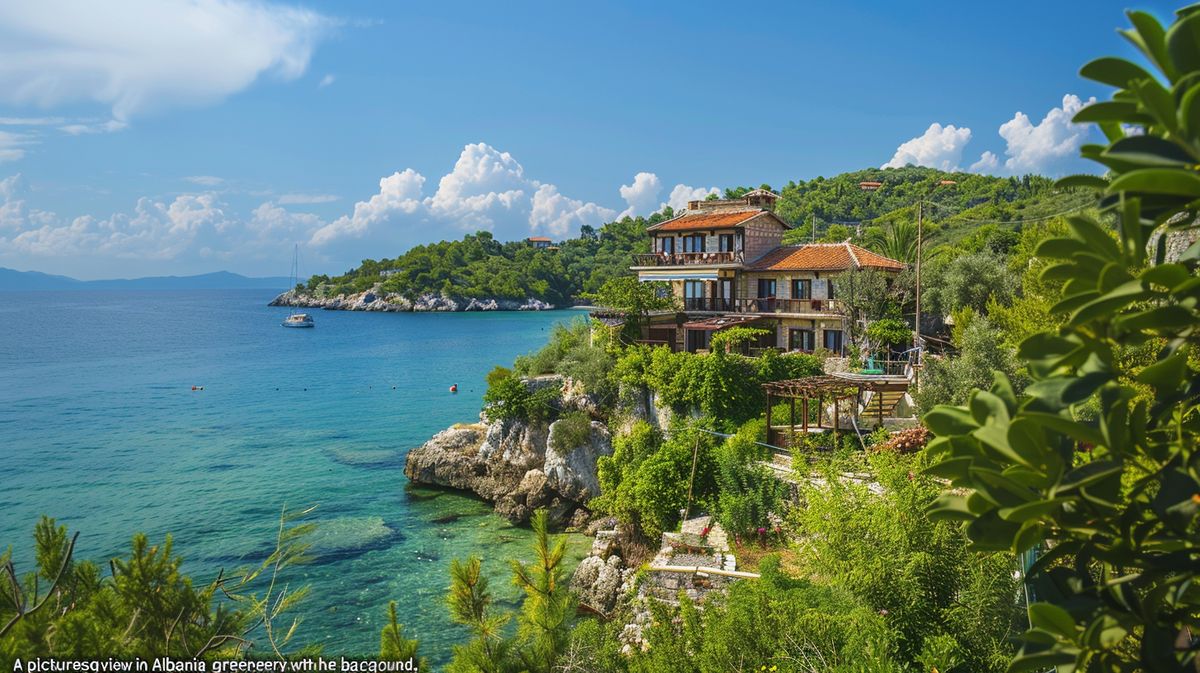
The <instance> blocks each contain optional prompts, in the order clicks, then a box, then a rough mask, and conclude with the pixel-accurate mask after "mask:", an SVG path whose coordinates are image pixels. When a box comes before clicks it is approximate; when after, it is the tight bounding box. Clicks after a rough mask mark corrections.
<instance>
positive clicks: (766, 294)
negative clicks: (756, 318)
mask: <svg viewBox="0 0 1200 673" xmlns="http://www.w3.org/2000/svg"><path fill="white" fill-rule="evenodd" d="M758 298H759V299H774V298H775V279H774V278H759V279H758Z"/></svg>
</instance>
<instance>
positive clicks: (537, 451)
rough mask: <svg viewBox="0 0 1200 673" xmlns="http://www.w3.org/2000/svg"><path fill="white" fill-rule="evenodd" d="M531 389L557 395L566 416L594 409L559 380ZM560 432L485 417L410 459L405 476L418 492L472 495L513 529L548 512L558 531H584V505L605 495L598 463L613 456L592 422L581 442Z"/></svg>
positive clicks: (557, 425)
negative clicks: (432, 489) (427, 488)
mask: <svg viewBox="0 0 1200 673" xmlns="http://www.w3.org/2000/svg"><path fill="white" fill-rule="evenodd" d="M526 385H529V386H531V387H533V386H537V387H543V386H554V387H558V388H559V389H560V390H561V391H562V397H561V400H562V401H561V403H562V406H563V408H564V409H565V410H577V411H585V412H586V411H588V410H590V409H594V408H595V405H594V402H593V401H592V400H590V399H589V398H588V396H587V395H585V394H583V393H582V392H579V391H576V390H574V389H573V387H572V385H571V383H570V382H569V381H567V380H564V379H563V378H562V377H558V376H546V377H539V378H537V379H531V380H529V381H527V383H526ZM563 429H564V426H563V424H562V421H554V422H547V421H521V420H488V418H487V416H486V413H485V414H481V415H480V421H479V422H478V423H470V424H465V423H460V424H457V425H454V426H452V427H449V428H447V429H445V430H442V431H441V432H439V433H437V434H436V435H434V436H433V438H431V439H430V440H429V441H427V442H425V443H424V444H422V445H421V446H420V447H417V448H415V449H413V450H412V451H409V453H408V456H407V457H406V459H405V463H404V475H405V476H406V477H408V479H409V481H412V482H413V483H416V484H424V485H432V486H442V487H446V488H453V489H457V490H460V491H469V492H471V493H474V494H476V495H478V496H479V497H481V498H483V499H485V500H487V501H489V502H491V503H493V504H494V505H495V509H496V512H497V513H498V514H500V515H501V516H503V517H505V518H507V519H509V520H510V521H513V522H514V523H525V522H527V521H528V520H529V516H530V515H531V514H532V513H533V511H534V510H536V509H540V508H545V509H546V510H547V511H548V512H549V514H550V518H551V521H552V522H554V523H555V524H556V525H558V526H566V525H570V526H576V527H582V526H583V525H584V524H585V523H586V522H587V520H588V519H589V517H590V512H589V511H588V510H587V507H586V505H587V502H588V501H589V500H591V499H592V498H594V497H596V496H598V495H600V481H599V478H598V477H597V473H596V461H597V460H598V459H599V458H600V457H601V456H608V455H612V451H613V447H612V437H611V435H610V434H609V431H608V428H607V427H606V426H605V425H604V424H603V423H600V422H598V421H595V420H593V421H591V425H590V427H589V428H588V431H587V433H586V437H584V438H571V439H568V438H566V437H565V435H566V434H567V433H565V432H564V431H563Z"/></svg>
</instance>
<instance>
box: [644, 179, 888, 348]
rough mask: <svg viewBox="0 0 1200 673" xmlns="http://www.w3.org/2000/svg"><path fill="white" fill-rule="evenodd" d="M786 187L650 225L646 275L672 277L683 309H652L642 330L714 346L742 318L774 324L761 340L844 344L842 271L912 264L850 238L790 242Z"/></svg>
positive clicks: (666, 339)
mask: <svg viewBox="0 0 1200 673" xmlns="http://www.w3.org/2000/svg"><path fill="white" fill-rule="evenodd" d="M777 198H778V196H777V195H776V194H774V193H772V192H770V191H766V190H762V189H756V190H754V191H752V192H749V193H747V194H746V195H744V196H743V197H742V198H740V199H724V200H710V201H691V202H689V203H688V207H687V210H685V211H683V212H682V213H680V214H679V215H678V216H676V217H674V218H672V219H670V220H667V221H665V222H660V223H658V224H655V225H653V226H651V227H649V228H647V230H646V232H647V233H648V234H649V235H650V237H651V239H652V241H651V243H652V244H651V248H650V249H651V250H652V252H650V253H647V254H642V255H635V256H634V263H633V266H632V267H631V268H632V270H633V271H634V272H635V273H637V275H638V280H641V281H646V282H650V281H663V282H666V283H668V284H669V286H670V288H671V292H672V293H673V294H674V295H675V296H676V297H677V298H678V299H679V301H680V305H681V307H682V309H683V312H682V313H674V312H664V313H660V314H656V315H653V316H651V319H650V321H649V325H648V326H647V327H646V328H645V330H644V332H643V334H642V337H643V340H644V341H646V342H647V343H656V344H666V345H668V346H670V347H671V348H672V349H673V350H688V351H691V352H695V351H700V350H705V349H707V348H708V346H709V343H710V342H711V340H712V334H713V332H715V331H718V330H720V329H724V328H727V327H731V326H735V325H745V326H748V327H758V328H764V329H767V330H769V331H770V334H769V335H768V336H766V337H764V338H762V339H761V340H760V341H759V342H758V343H756V344H753V346H754V347H755V348H778V349H780V350H782V351H803V352H812V351H815V350H817V349H824V350H827V351H830V352H832V353H836V354H844V353H845V352H846V350H847V347H848V346H849V344H848V343H847V334H848V325H847V317H846V312H845V309H844V307H843V305H842V304H841V302H840V301H839V300H838V291H837V287H838V280H839V279H840V278H844V277H845V274H849V273H856V272H858V271H859V270H861V269H867V268H871V269H879V270H881V271H884V272H889V273H898V272H900V271H901V270H903V269H904V268H905V265H904V264H903V263H901V262H898V261H896V260H894V259H889V258H887V257H884V256H882V255H879V254H876V253H873V252H871V251H870V250H867V249H865V248H862V247H859V246H857V245H854V244H853V243H850V242H844V243H811V244H805V245H782V241H783V234H784V232H786V231H787V230H788V229H789V228H790V226H789V225H788V224H787V222H784V221H783V220H782V219H780V218H779V217H778V216H777V215H776V214H775V212H774V206H775V201H776V199H777Z"/></svg>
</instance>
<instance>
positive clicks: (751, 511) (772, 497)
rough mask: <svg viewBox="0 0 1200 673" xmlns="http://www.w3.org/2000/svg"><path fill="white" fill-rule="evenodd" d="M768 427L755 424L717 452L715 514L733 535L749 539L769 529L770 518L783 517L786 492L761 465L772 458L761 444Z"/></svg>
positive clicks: (728, 441)
mask: <svg viewBox="0 0 1200 673" xmlns="http://www.w3.org/2000/svg"><path fill="white" fill-rule="evenodd" d="M765 429H766V426H765V424H763V423H762V422H760V421H752V422H750V423H747V424H746V425H745V426H743V427H742V428H741V429H740V430H738V431H737V433H736V434H735V435H733V436H732V437H730V438H729V439H727V440H726V441H725V442H723V443H722V444H721V445H720V446H719V447H717V449H716V451H715V457H716V486H717V493H716V497H715V500H714V502H713V513H714V515H715V516H716V518H717V521H719V522H720V524H721V526H722V527H723V528H724V529H725V530H726V531H727V532H728V533H730V534H732V535H743V536H749V535H751V534H752V533H753V532H754V531H755V530H756V529H758V528H770V524H771V522H770V519H769V516H768V515H770V514H775V515H776V516H778V515H781V514H782V513H783V510H782V503H783V500H784V497H785V496H786V495H787V488H786V487H785V485H784V484H783V482H781V481H780V480H779V479H778V477H776V475H775V473H774V472H772V471H771V469H770V468H768V467H765V466H763V465H760V464H759V461H762V460H766V459H768V458H769V456H768V455H767V449H766V447H764V446H762V445H761V444H759V443H758V441H759V436H760V435H762V434H763V433H764V431H765Z"/></svg>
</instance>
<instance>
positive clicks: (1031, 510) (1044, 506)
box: [999, 498, 1071, 523]
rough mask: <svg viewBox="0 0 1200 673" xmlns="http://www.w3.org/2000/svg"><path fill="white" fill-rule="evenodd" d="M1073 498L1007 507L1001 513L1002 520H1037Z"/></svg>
mask: <svg viewBox="0 0 1200 673" xmlns="http://www.w3.org/2000/svg"><path fill="white" fill-rule="evenodd" d="M1070 501H1071V498H1051V499H1049V500H1035V501H1034V502H1028V503H1025V504H1024V505H1017V506H1016V507H1005V508H1002V509H1001V510H1000V511H999V514H1000V518H1001V519H1004V520H1005V521H1015V522H1017V523H1024V522H1026V521H1028V520H1030V519H1036V518H1039V517H1042V516H1045V515H1047V514H1049V513H1050V512H1053V511H1054V510H1056V509H1058V508H1059V507H1061V506H1062V504H1063V503H1064V502H1070Z"/></svg>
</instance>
